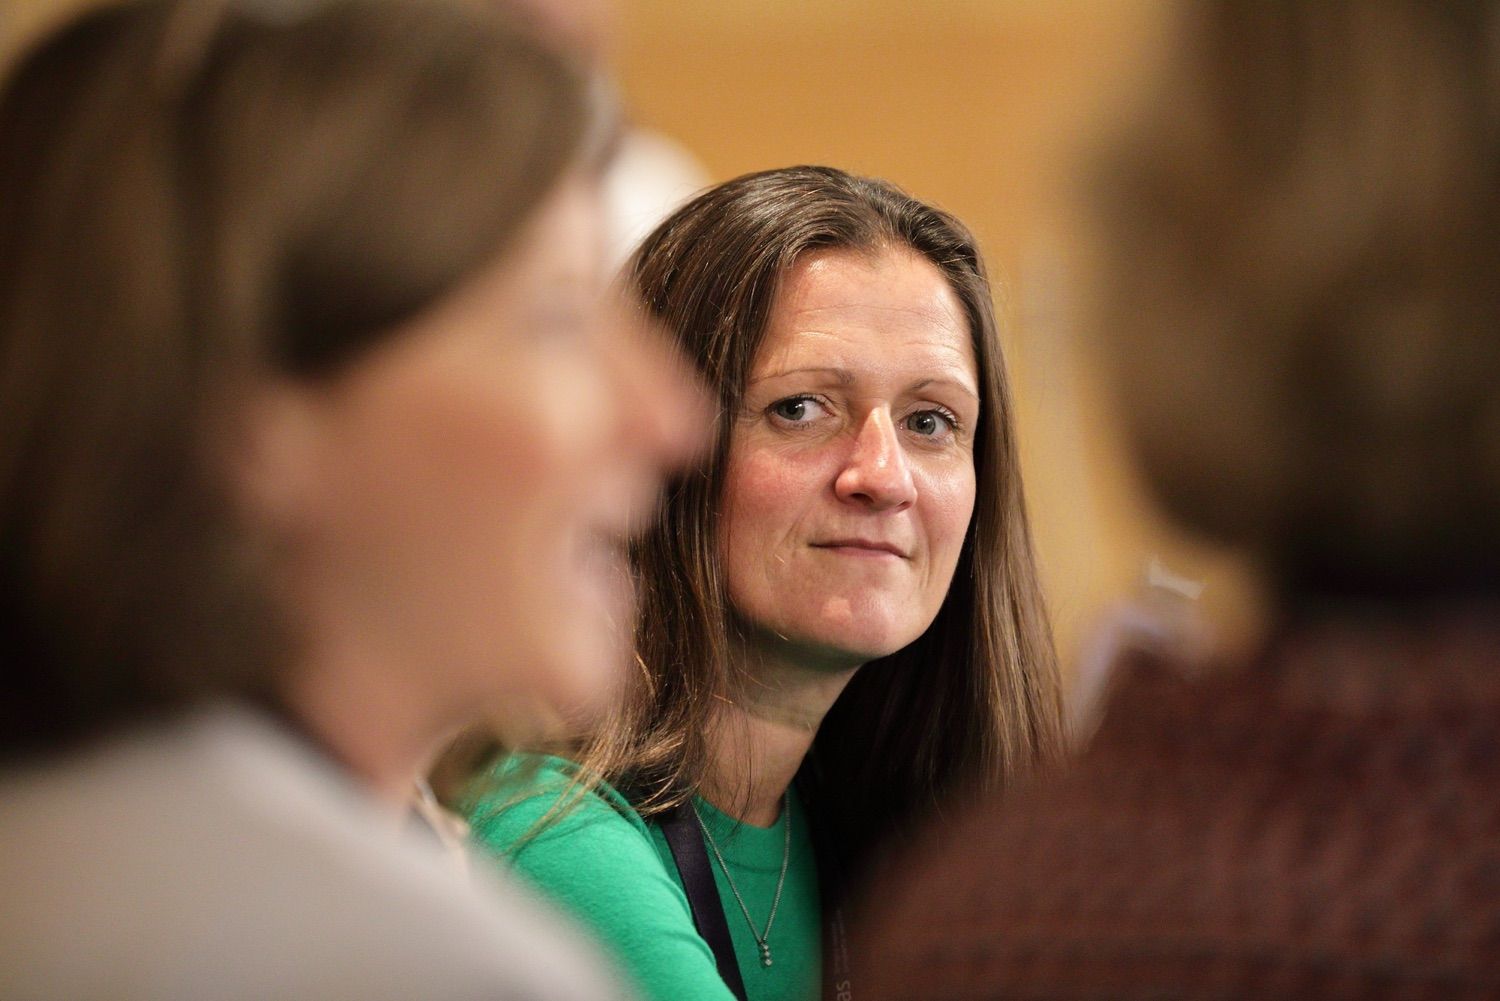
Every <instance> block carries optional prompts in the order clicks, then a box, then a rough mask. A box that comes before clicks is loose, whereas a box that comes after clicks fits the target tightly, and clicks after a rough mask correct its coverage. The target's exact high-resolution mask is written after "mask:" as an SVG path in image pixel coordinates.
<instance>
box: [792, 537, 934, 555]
mask: <svg viewBox="0 0 1500 1001" xmlns="http://www.w3.org/2000/svg"><path fill="white" fill-rule="evenodd" d="M812 545H813V548H814V549H863V550H866V551H868V552H871V553H890V554H891V555H892V556H899V557H901V558H902V559H903V560H904V559H909V558H910V557H908V556H907V554H906V551H905V550H903V549H902V548H901V547H900V546H897V545H895V544H894V543H891V542H877V541H875V540H872V539H831V540H829V541H827V542H814V543H813V544H812Z"/></svg>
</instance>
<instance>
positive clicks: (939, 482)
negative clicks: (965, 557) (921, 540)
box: [918, 466, 976, 572]
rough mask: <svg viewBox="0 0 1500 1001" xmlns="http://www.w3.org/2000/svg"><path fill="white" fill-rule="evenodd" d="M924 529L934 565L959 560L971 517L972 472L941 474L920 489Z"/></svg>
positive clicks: (929, 479)
mask: <svg viewBox="0 0 1500 1001" xmlns="http://www.w3.org/2000/svg"><path fill="white" fill-rule="evenodd" d="M918 489H919V492H920V496H921V497H922V502H921V510H922V521H923V527H924V529H925V531H926V535H927V540H928V544H929V545H931V547H932V551H933V557H934V560H935V562H937V563H938V564H939V565H941V566H947V567H948V569H949V572H951V569H952V568H951V564H953V563H956V562H957V560H958V554H959V551H960V550H962V549H963V544H964V538H965V537H966V536H967V535H968V531H969V523H970V522H971V521H972V520H973V516H974V497H975V489H976V486H975V479H974V468H973V467H972V466H966V467H964V468H962V469H952V470H944V471H942V473H941V474H940V475H936V476H931V477H928V479H927V482H926V483H925V484H923V485H921V486H919V488H918Z"/></svg>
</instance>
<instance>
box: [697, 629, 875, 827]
mask: <svg viewBox="0 0 1500 1001" xmlns="http://www.w3.org/2000/svg"><path fill="white" fill-rule="evenodd" d="M741 658H742V660H741V663H739V664H738V665H736V666H737V667H738V668H740V672H739V673H740V676H741V677H747V678H751V679H753V680H752V681H751V682H750V683H749V686H748V687H749V689H750V690H749V691H747V692H745V693H744V694H743V695H742V696H741V697H740V699H739V700H738V701H736V702H732V703H730V704H728V705H727V706H726V707H725V708H724V709H722V710H721V712H720V714H719V718H718V720H717V721H716V725H715V727H714V729H713V733H712V735H711V737H710V742H711V745H712V751H711V753H712V755H713V761H712V764H711V766H710V769H709V775H708V778H707V780H706V782H705V786H704V790H703V791H704V795H705V796H706V797H707V798H708V800H709V802H711V803H713V804H714V806H716V807H717V808H719V809H720V810H722V811H723V812H725V813H728V814H730V815H731V816H734V817H737V818H738V819H740V820H742V821H744V822H745V823H747V824H754V825H756V826H758V827H770V826H771V825H772V824H774V823H776V819H777V817H779V816H780V815H781V804H782V801H783V798H784V797H785V795H786V791H787V788H788V787H789V786H790V785H791V784H792V779H793V778H795V777H796V775H797V770H798V769H799V768H801V767H802V761H803V759H804V758H806V757H807V752H808V751H809V750H810V749H811V748H812V742H813V738H814V737H816V736H817V734H818V727H819V726H820V725H822V722H823V717H825V716H827V715H828V710H829V709H830V708H832V706H833V703H834V701H835V700H837V699H838V697H839V695H840V693H842V692H843V690H844V686H846V685H847V684H848V683H849V679H851V678H852V677H854V672H855V671H857V670H859V667H858V665H855V666H852V667H842V668H837V669H830V668H829V667H827V666H826V665H809V664H806V663H803V662H800V661H798V660H797V659H796V658H794V657H791V656H787V655H779V654H777V653H774V652H770V651H766V650H762V649H755V648H747V649H746V650H744V651H742V653H741Z"/></svg>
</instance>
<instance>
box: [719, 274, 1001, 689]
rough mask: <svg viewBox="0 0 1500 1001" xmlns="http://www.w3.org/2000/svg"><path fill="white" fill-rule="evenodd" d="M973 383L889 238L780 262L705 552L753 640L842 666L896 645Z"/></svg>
mask: <svg viewBox="0 0 1500 1001" xmlns="http://www.w3.org/2000/svg"><path fill="white" fill-rule="evenodd" d="M978 421H979V379H978V374H977V368H976V363H975V357H974V348H973V343H972V338H971V335H970V331H969V325H968V323H967V321H966V320H965V317H964V314H963V310H962V308H961V306H960V304H959V302H958V299H957V297H956V296H955V295H954V293H953V290H952V289H951V288H950V287H949V285H948V283H947V282H946V281H945V280H944V279H943V277H942V275H941V274H940V273H939V272H938V270H937V268H935V267H934V266H933V265H932V264H931V263H929V262H928V261H927V260H925V259H924V258H922V257H920V256H918V255H916V254H915V253H912V252H910V251H907V250H903V249H887V250H882V251H880V252H879V253H878V254H875V255H867V254H861V253H856V252H853V251H849V250H829V251H820V252H816V253H812V254H808V255H806V256H805V257H803V258H802V259H801V260H800V261H799V262H798V263H797V265H796V266H794V267H793V268H792V269H791V271H790V272H788V274H787V275H786V276H785V280H784V282H783V285H782V290H781V293H780V297H779V299H778V300H777V302H776V304H775V306H774V308H773V310H772V313H771V318H770V323H769V326H768V329H767V331H766V337H765V340H764V342H763V343H762V344H761V346H760V349H759V352H758V354H757V355H756V358H755V360H754V364H753V366H752V371H751V374H750V379H749V382H748V384H747V387H746V391H745V403H744V408H743V410H742V412H741V414H740V416H739V419H738V421H737V423H736V425H735V428H734V431H733V435H732V437H731V440H730V447H729V458H728V466H727V471H726V480H725V487H724V511H725V517H724V521H723V523H722V524H723V527H722V531H723V540H722V544H723V551H724V553H725V558H726V561H727V576H728V580H729V591H730V596H731V599H732V601H733V602H734V607H735V610H736V612H737V613H738V614H739V616H740V617H741V618H742V619H743V620H744V621H745V622H746V623H748V624H749V625H750V626H751V627H752V628H753V630H754V632H755V634H756V638H757V641H758V642H761V643H765V644H771V645H773V646H775V647H778V648H782V649H785V650H787V651H788V652H790V653H791V654H792V655H793V656H797V657H800V658H803V659H811V660H812V661H817V662H826V663H828V664H829V665H831V666H847V665H853V664H858V663H863V662H864V661H867V660H870V659H873V658H875V657H880V656H884V655H886V654H889V653H893V652H895V651H896V650H899V649H901V648H902V647H904V646H906V645H907V644H909V643H911V642H912V641H913V640H915V639H916V638H917V637H918V636H920V635H921V634H922V632H923V631H924V630H926V629H927V627H928V626H929V625H930V624H931V623H932V620H933V619H934V618H935V617H936V615H937V612H938V609H939V608H940V607H941V605H942V603H943V598H944V596H945V595H946V594H947V593H948V585H949V582H950V581H951V580H952V578H953V570H954V566H955V565H956V564H957V562H958V557H959V552H960V550H961V549H962V547H963V542H964V537H965V534H966V533H967V530H968V525H969V518H970V515H971V514H972V513H973V510H974V437H973V436H974V429H975V428H976V427H977V426H978Z"/></svg>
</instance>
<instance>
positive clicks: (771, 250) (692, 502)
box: [584, 167, 1060, 861]
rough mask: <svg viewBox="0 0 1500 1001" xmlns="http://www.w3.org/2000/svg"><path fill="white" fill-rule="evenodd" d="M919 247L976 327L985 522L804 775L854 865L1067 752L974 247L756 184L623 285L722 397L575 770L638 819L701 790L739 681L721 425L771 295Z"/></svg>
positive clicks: (846, 204) (725, 196) (892, 208)
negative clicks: (622, 701) (619, 698)
mask: <svg viewBox="0 0 1500 1001" xmlns="http://www.w3.org/2000/svg"><path fill="white" fill-rule="evenodd" d="M835 247H843V248H850V249H854V250H858V251H862V252H866V253H872V254H873V253H879V252H882V251H884V250H887V249H889V248H896V249H904V250H910V251H912V252H914V253H916V254H919V255H921V256H922V257H924V258H925V259H927V260H928V261H930V262H931V263H932V264H933V265H935V266H936V267H937V269H938V270H939V272H941V274H942V275H943V277H944V278H945V279H946V280H947V282H948V283H949V285H950V286H951V287H952V289H953V291H954V294H955V295H956V296H957V298H958V300H959V302H960V303H961V304H962V306H963V309H964V312H965V315H966V316H967V318H968V322H969V328H970V331H971V334H972V336H973V339H974V350H975V357H976V359H977V361H978V368H979V380H980V389H981V397H982V402H983V407H984V413H983V416H982V418H981V421H980V425H979V427H978V429H977V433H976V440H975V449H974V463H975V467H976V469H975V472H976V475H977V480H978V485H979V486H978V493H977V497H976V500H975V511H974V517H973V521H972V522H971V525H970V528H969V533H968V537H967V539H966V541H965V543H964V547H963V550H962V554H961V556H960V559H959V563H958V567H957V569H956V571H955V572H954V576H953V583H952V586H951V587H950V589H949V593H948V596H947V599H946V600H945V602H944V604H943V606H942V609H941V610H940V611H939V613H938V616H937V619H936V621H935V622H934V623H933V625H932V626H931V627H930V628H929V629H928V630H927V632H926V633H925V634H924V635H923V636H922V637H921V638H920V639H918V640H917V641H916V642H915V643H913V644H912V645H911V646H909V647H907V648H906V649H904V650H902V651H900V652H898V653H895V654H892V655H891V656H889V657H885V658H882V659H881V660H878V661H875V662H873V663H870V664H867V665H865V666H864V667H863V668H861V669H860V671H859V673H858V674H857V675H856V676H855V678H854V680H853V681H852V682H850V684H849V687H848V688H847V689H846V690H845V692H844V694H843V696H842V697H841V698H840V699H839V701H838V702H837V704H836V705H835V706H834V707H833V710H832V711H831V712H830V713H829V715H828V717H827V718H826V719H825V720H824V722H823V725H822V727H821V729H820V730H819V732H818V736H817V740H816V742H815V743H814V746H813V751H812V755H811V759H810V768H809V769H807V770H806V771H807V774H806V775H805V776H804V777H805V778H807V779H808V780H810V781H813V782H816V784H817V789H816V792H815V793H814V798H813V805H814V806H815V807H816V808H817V810H818V812H819V814H820V816H821V817H822V819H823V822H824V824H825V825H827V826H828V827H829V828H830V829H831V833H832V835H833V837H834V838H835V842H836V843H837V844H838V845H839V846H840V848H841V850H842V852H843V853H844V855H845V859H846V861H847V860H849V859H850V858H851V857H852V858H857V857H858V856H859V855H860V854H861V853H863V852H864V851H865V850H866V849H867V848H869V847H871V846H872V845H873V843H875V842H878V841H879V840H880V839H881V838H882V837H884V836H885V835H888V834H890V833H891V832H892V831H893V830H895V829H898V828H899V827H900V825H901V823H902V821H904V820H906V819H907V818H909V817H911V815H912V814H913V813H914V812H916V811H918V810H922V809H925V808H928V807H930V806H931V805H933V804H935V803H939V802H942V801H944V800H945V799H946V798H947V797H948V796H950V795H952V794H953V793H954V792H956V791H958V790H961V789H962V790H967V789H969V788H970V787H972V786H979V787H996V786H999V785H1001V784H1003V783H1004V782H1005V781H1006V780H1008V779H1012V778H1016V777H1019V776H1023V775H1025V774H1027V773H1028V772H1029V771H1030V770H1031V769H1032V768H1033V767H1034V766H1035V765H1037V764H1038V763H1039V762H1042V761H1047V760H1049V759H1051V758H1052V757H1053V755H1054V754H1055V753H1056V752H1057V751H1058V748H1059V742H1060V728H1059V709H1058V705H1059V695H1058V676H1057V668H1056V663H1055V656H1054V653H1053V649H1052V644H1051V635H1050V630H1049V627H1048V623H1047V616H1046V611H1045V607H1044V603H1043V601H1042V596H1041V590H1040V586H1039V584H1038V581H1037V576H1036V569H1035V561H1034V559H1033V555H1032V548H1031V537H1030V529H1029V527H1028V521H1027V517H1026V506H1025V499H1024V496H1023V492H1022V486H1021V475H1020V469H1019V467H1018V464H1017V458H1016V445H1015V439H1014V434H1013V430H1012V407H1011V401H1010V393H1009V388H1008V386H1007V383H1006V378H1005V370H1004V362H1003V359H1002V357H1001V354H1000V345H999V337H998V331H997V328H996V322H995V314H994V306H993V303H992V302H991V299H990V288H989V283H988V280H987V278H986V276H985V271H984V266H983V263H982V262H981V260H980V257H979V253H978V250H977V248H976V247H975V244H974V240H973V238H972V237H971V236H970V235H969V232H968V230H966V229H965V228H964V226H963V224H962V223H960V222H959V221H958V220H957V219H954V218H953V217H952V216H950V215H948V214H947V213H944V212H942V211H940V210H938V209H935V208H932V207H931V206H928V205H925V204H923V203H922V202H920V201H918V200H916V199H914V198H912V197H910V196H909V195H907V194H905V193H904V192H901V191H899V190H897V189H896V188H894V187H893V186H891V185H889V184H887V183H885V182H883V181H877V180H872V179H868V178H862V177H855V176H853V175H850V174H847V173H845V172H843V171H840V170H835V169H833V168H828V167H791V168H785V169H781V170H770V171H764V172H761V173H756V174H749V175H746V176H744V177H740V178H738V179H736V180H733V181H729V182H727V183H725V184H721V185H719V186H717V187H715V188H712V189H710V190H709V191H707V192H705V193H704V194H702V195H700V196H699V197H698V198H696V199H694V200H693V201H691V202H689V203H688V204H687V205H686V206H684V207H683V208H682V209H680V210H678V211H677V212H676V213H675V214H673V215H672V216H671V217H670V218H669V219H667V220H666V221H665V222H664V223H662V225H661V226H660V227H658V228H657V229H656V230H655V232H653V233H652V234H651V235H650V236H649V237H647V239H646V241H645V243H644V244H643V245H642V247H641V248H640V249H639V250H638V251H637V253H636V255H635V257H634V259H633V261H632V264H631V266H630V272H631V277H632V281H633V284H634V286H635V289H636V291H637V292H639V294H640V295H641V296H642V297H643V300H644V302H645V305H646V308H647V311H648V312H649V313H650V314H651V315H652V316H653V317H654V318H655V319H657V320H659V321H660V322H661V323H663V324H664V325H665V327H666V328H667V329H668V330H669V331H670V332H671V333H672V335H673V336H674V339H675V340H676V341H677V343H678V344H679V345H681V347H682V349H683V350H684V352H685V353H686V354H687V355H688V357H690V358H691V359H693V361H694V362H695V363H696V364H697V367H698V369H699V371H700V373H701V374H702V376H703V378H704V380H705V381H706V382H707V383H708V385H709V386H711V387H712V388H713V390H714V391H715V392H716V394H717V397H718V403H719V415H718V425H717V435H716V439H715V441H716V444H715V447H714V449H713V451H712V454H711V456H710V458H709V461H708V462H707V463H706V464H705V465H704V466H703V467H701V468H700V469H698V470H696V471H694V472H693V473H692V474H691V475H688V476H685V477H682V478H680V479H679V480H678V482H676V483H675V484H673V485H672V487H671V488H670V490H669V492H668V497H667V500H666V503H665V507H664V510H663V512H662V517H661V519H660V520H659V521H658V522H657V523H656V525H655V526H654V527H653V529H652V530H651V531H650V532H649V533H648V534H647V535H646V536H645V537H644V539H642V540H641V541H640V542H638V543H637V544H636V546H635V548H634V552H633V556H634V560H635V565H636V568H637V571H638V574H639V586H640V598H641V611H640V617H639V620H638V622H639V625H638V629H637V634H636V639H637V655H638V660H639V666H640V673H639V675H638V677H637V683H636V685H635V686H634V687H633V690H632V691H631V693H630V694H629V696H628V698H627V702H626V705H625V707H624V709H623V712H622V713H621V715H620V717H619V718H618V719H617V720H616V725H615V726H614V727H612V728H609V729H607V730H606V731H605V732H604V733H603V734H602V735H601V737H600V738H599V739H598V740H597V741H596V742H595V743H594V744H593V746H592V747H591V748H590V750H589V752H588V753H587V754H586V755H585V757H584V764H585V766H586V768H587V769H589V770H591V771H593V772H594V773H596V774H600V775H603V776H604V777H606V778H609V779H613V780H617V781H618V780H621V779H624V780H628V783H629V785H630V787H631V788H632V790H633V791H634V793H635V795H636V797H637V798H638V800H639V801H640V803H641V804H642V808H643V811H644V812H646V813H648V814H650V813H654V812H657V811H660V810H664V809H666V808H668V807H669V806H671V805H673V804H675V803H677V802H680V801H681V800H682V799H683V798H684V797H686V796H690V795H692V794H693V793H694V792H695V791H696V790H697V788H698V787H699V784H700V783H701V782H702V781H703V778H704V775H705V773H706V771H707V769H708V767H709V764H710V762H709V746H710V745H709V743H708V736H709V734H710V732H711V731H712V728H713V726H714V725H715V723H716V720H717V707H718V705H719V700H721V699H726V698H728V699H733V698H735V697H736V696H737V695H738V694H739V693H740V692H741V690H742V686H743V685H744V684H745V683H746V681H747V680H748V679H745V678H742V677H739V676H737V675H736V674H735V672H734V670H733V668H732V664H731V657H730V650H731V649H732V647H733V645H734V639H733V638H734V636H735V635H736V634H737V632H736V631H737V629H738V626H737V624H736V622H735V620H734V616H733V610H732V609H731V608H730V604H729V600H728V595H727V592H726V586H725V572H724V568H723V566H722V554H721V552H720V545H719V534H718V523H719V519H720V511H721V510H722V507H723V499H722V492H723V473H724V466H725V459H726V455H727V452H728V448H729V441H730V432H731V429H732V427H733V425H734V423H735V420H736V415H737V414H738V413H739V411H740V406H741V404H740V398H741V394H742V393H743V391H744V388H745V384H746V381H747V379H748V378H749V373H750V368H751V364H752V362H753V360H754V358H755V354H756V352H757V350H758V349H759V347H760V344H761V341H762V340H763V338H764V336H765V332H766V327H767V324H768V320H769V317H770V314H771V311H772V309H773V308H774V304H775V302H776V297H777V294H778V289H779V287H780V283H781V281H782V279H783V278H784V276H785V275H786V274H787V272H788V271H789V270H790V269H791V268H792V266H793V265H794V263H795V262H796V261H797V260H798V259H799V257H800V256H802V255H803V254H805V253H807V252H809V251H812V250H815V249H822V248H835Z"/></svg>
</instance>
